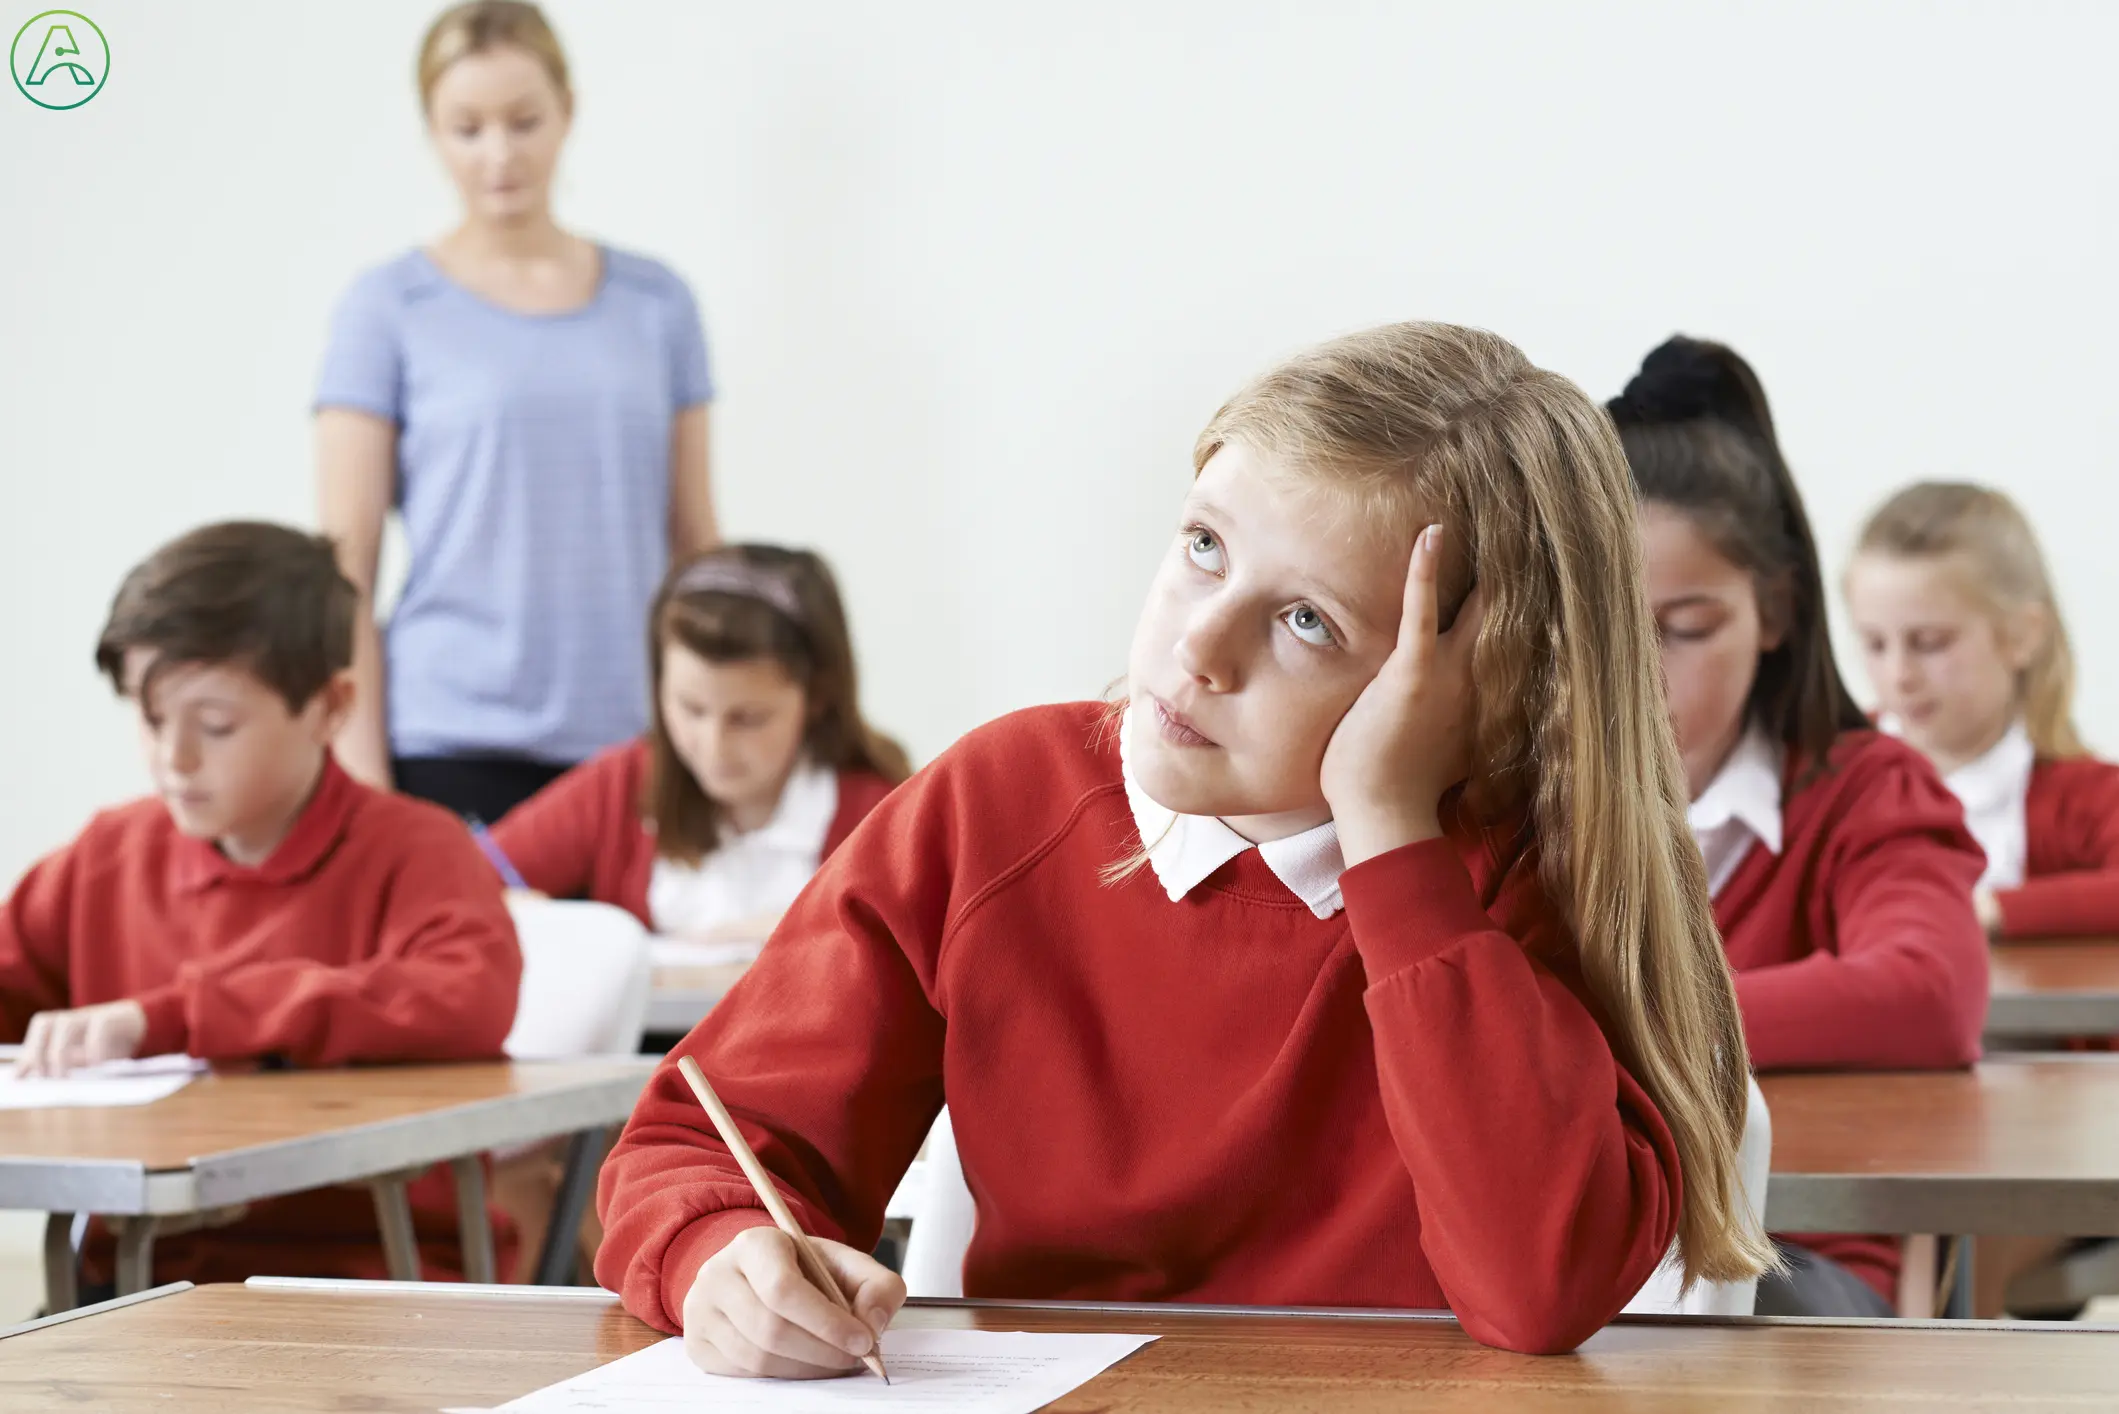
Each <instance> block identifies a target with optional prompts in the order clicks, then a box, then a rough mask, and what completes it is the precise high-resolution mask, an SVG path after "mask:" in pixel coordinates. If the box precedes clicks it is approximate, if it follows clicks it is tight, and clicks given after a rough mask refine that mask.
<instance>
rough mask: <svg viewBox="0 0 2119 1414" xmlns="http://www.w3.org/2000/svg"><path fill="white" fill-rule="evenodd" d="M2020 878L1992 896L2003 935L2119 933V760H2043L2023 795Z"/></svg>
mask: <svg viewBox="0 0 2119 1414" xmlns="http://www.w3.org/2000/svg"><path fill="white" fill-rule="evenodd" d="M2023 825H2024V835H2025V841H2024V842H2025V844H2026V845H2027V846H2028V850H2027V852H2026V855H2025V858H2024V870H2023V873H2024V880H2023V883H2022V884H2021V885H2020V886H2019V887H2017V888H2013V889H2002V890H2000V891H1998V892H1997V893H1996V894H1995V896H1994V901H1995V902H1996V903H1998V904H1999V905H2000V906H2001V936H2003V937H2004V938H2070V937H2074V938H2079V937H2085V936H2095V935H2100V934H2101V935H2104V936H2112V935H2119V766H2114V765H2112V764H2111V763H2110V762H2107V761H2098V760H2096V759H2094V758H2092V757H2088V756H2076V757H2070V758H2068V759H2065V760H2050V759H2049V760H2044V761H2040V762H2039V763H2038V764H2037V765H2036V766H2034V767H2033V768H2032V769H2031V787H2030V790H2029V792H2028V793H2027V794H2026V795H2025V797H2024V802H2023Z"/></svg>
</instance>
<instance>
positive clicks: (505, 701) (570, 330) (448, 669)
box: [316, 0, 719, 820]
mask: <svg viewBox="0 0 2119 1414" xmlns="http://www.w3.org/2000/svg"><path fill="white" fill-rule="evenodd" d="M419 89H420V95H421V97H422V99H423V101H424V103H425V105H426V115H427V124H428V129H429V132H430V135H431V136H432V138H433V141H434V146H435V149H436V150H437V151H438V152H439V153H440V154H441V158H442V161H443V163H444V165H446V166H447V168H448V170H449V175H450V177H451V178H452V179H453V180H454V181H455V183H456V187H457V190H458V192H459V193H460V194H461V195H462V198H463V205H464V219H463V223H462V224H461V225H460V226H458V227H457V228H456V229H455V230H454V231H451V232H450V233H449V234H448V235H446V236H443V237H442V238H441V239H440V240H438V241H436V242H435V243H434V244H433V245H431V246H428V247H426V248H424V249H416V250H412V251H408V252H406V253H405V254H403V255H401V256H399V257H397V258H396V259H394V260H392V261H390V262H388V263H387V264H384V265H381V266H379V267H377V268H375V269H373V270H369V271H367V272H366V273H365V274H363V275H361V276H360V278H359V279H357V280H355V281H354V283H353V287H352V288H351V289H350V290H348V291H347V293H346V295H345V297H344V299H343V301H342V302H341V304H340V305H339V309H338V313H337V317H336V319H335V320H334V322H333V326H332V331H331V338H330V346H329V351H328V352H327V354H326V355H325V359H324V368H323V375H322V378H321V381H320V386H319V388H318V390H317V396H316V446H317V480H318V501H319V507H320V520H321V522H322V527H323V529H324V531H325V533H327V534H329V535H331V536H332V537H334V538H335V539H336V541H337V542H338V547H339V555H340V559H341V562H342V564H343V566H344V568H345V571H346V574H347V576H348V577H349V578H351V579H352V580H353V582H354V584H355V585H356V586H358V587H359V589H360V590H361V593H362V595H363V596H364V599H365V600H366V602H367V603H368V604H369V605H370V606H371V607H370V609H369V611H367V612H364V613H362V615H361V616H360V624H361V629H360V637H359V640H358V643H357V646H356V652H355V661H354V673H355V676H356V678H357V679H358V682H359V696H358V705H357V706H356V707H355V709H354V713H353V717H352V720H351V721H350V723H349V724H348V725H347V727H346V730H345V732H344V734H343V735H342V736H341V737H340V738H339V741H338V752H339V757H340V759H341V760H342V761H343V762H344V763H345V765H346V767H347V769H348V770H350V771H351V772H352V773H353V774H354V775H356V776H358V777H360V778H361V779H363V780H366V781H368V782H370V783H372V784H375V785H380V786H385V787H387V786H390V785H393V784H394V785H395V786H396V787H397V788H399V789H401V790H404V791H406V792H407V793H409V794H412V795H418V796H423V797H426V798H427V799H430V800H435V801H438V802H440V803H441V804H443V805H446V806H448V807H450V808H451V809H454V810H456V811H458V812H459V813H461V814H465V815H474V816H478V817H480V818H483V819H486V820H497V819H499V818H500V817H501V816H502V815H504V814H505V813H507V810H508V808H509V807H510V806H511V805H514V804H515V803H516V802H518V801H520V800H522V799H525V798H527V797H528V796H530V795H531V794H533V793H535V792H536V790H537V789H538V788H539V787H541V786H543V785H544V784H545V783H547V782H548V781H550V780H551V779H553V778H554V777H556V776H557V775H558V774H559V773H560V772H561V771H563V770H565V769H566V768H567V767H569V766H572V765H574V764H576V763H578V762H580V761H583V760H585V759H587V758H588V757H589V756H591V755H593V754H594V753H595V752H596V751H598V750H599V749H601V748H603V747H605V746H609V745H611V744H613V743H616V742H619V741H623V740H626V739H627V738H630V737H633V736H635V735H637V734H639V732H640V731H641V730H642V729H643V728H644V727H645V726H646V723H647V710H648V684H647V659H646V653H645V650H644V648H643V644H642V635H643V633H644V632H645V629H644V627H643V626H644V625H645V624H646V622H647V611H648V605H649V603H650V601H651V600H652V599H653V597H654V593H655V587H656V585H657V584H658V583H659V582H660V581H661V579H662V575H663V571H664V568H665V566H666V564H667V563H668V559H669V557H670V556H671V555H672V554H675V555H677V556H680V557H683V556H689V555H691V554H692V553H694V552H696V551H699V550H703V549H707V548H709V547H711V546H712V545H714V544H715V543H716V542H717V540H718V539H719V536H718V532H717V530H716V527H715V523H714V513H713V502H712V498H711V496H710V494H709V487H708V481H707V401H708V399H709V397H710V396H711V394H712V388H711V385H710V383H709V381H708V377H707V366H706V344H705V339H704V337H703V335H702V334H701V332H700V328H699V313H698V309H697V307H696V306H695V305H694V303H693V301H692V296H691V292H690V291H689V290H688V289H686V288H685V285H684V282H683V281H682V280H680V279H679V278H678V277H677V276H676V275H675V274H673V273H671V271H670V270H669V269H667V268H666V267H664V266H663V265H661V264H660V263H658V262H656V261H654V260H650V259H648V258H647V257H645V256H639V255H630V254H627V253H626V252H624V251H619V250H613V249H611V248H610V247H608V246H601V245H597V244H594V243H592V242H590V241H587V240H584V239H582V238H581V237H580V236H577V235H574V234H572V233H570V232H568V231H565V230H562V229H561V228H560V227H559V225H558V224H557V223H556V222H555V221H554V220H553V219H552V209H551V186H552V175H553V171H554V169H555V168H556V167H557V166H558V163H559V154H560V149H561V148H562V147H563V146H564V145H565V142H566V137H567V130H568V126H569V123H570V121H571V118H572V114H573V93H572V91H571V89H570V88H569V87H568V83H567V64H566V57H565V55H564V53H563V52H562V51H561V50H560V47H559V41H558V39H557V37H555V36H554V35H553V33H552V30H551V27H550V26H549V25H548V24H547V23H546V22H545V19H544V16H543V15H542V14H541V13H540V12H539V11H538V9H537V7H536V6H534V5H527V4H515V3H503V0H480V3H475V4H467V5H459V6H457V7H456V8H455V9H452V10H450V11H448V12H447V13H445V14H443V15H442V16H441V18H440V19H438V20H436V21H435V22H434V25H433V28H432V29H430V30H429V31H428V33H427V38H426V42H425V44H424V45H423V46H422V47H421V51H420V57H419ZM393 506H395V507H396V508H397V509H398V510H399V512H400V513H401V514H402V516H403V518H404V528H405V539H406V542H407V544H408V547H409V550H410V557H409V558H410V565H409V570H408V574H407V577H406V581H405V586H404V592H403V594H402V596H401V597H400V599H399V601H398V604H397V607H396V610H395V612H393V613H392V615H391V616H390V623H389V627H388V630H387V634H384V633H382V632H379V631H378V629H377V627H376V624H375V616H374V613H373V611H372V604H373V595H374V589H375V578H376V562H377V558H378V553H379V549H380V546H381V541H382V533H383V524H384V521H385V520H386V519H387V517H388V515H389V512H390V509H391V508H392V507H393Z"/></svg>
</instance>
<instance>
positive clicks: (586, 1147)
mask: <svg viewBox="0 0 2119 1414" xmlns="http://www.w3.org/2000/svg"><path fill="white" fill-rule="evenodd" d="M609 1134H610V1131H609V1130H607V1129H584V1130H582V1131H581V1132H580V1133H579V1134H575V1135H572V1136H570V1137H569V1138H568V1139H567V1166H566V1173H565V1176H564V1177H562V1178H561V1179H560V1181H559V1196H558V1198H557V1199H555V1200H554V1202H553V1204H552V1222H551V1225H550V1226H549V1227H548V1228H547V1229H546V1230H545V1235H544V1250H543V1251H542V1252H540V1253H538V1256H537V1276H536V1281H537V1284H538V1285H539V1286H571V1285H573V1283H574V1267H575V1265H576V1261H577V1257H578V1254H579V1249H580V1244H581V1217H582V1214H584V1213H586V1212H587V1211H588V1210H589V1195H590V1194H592V1193H594V1192H595V1191H596V1170H597V1169H599V1168H600V1167H602V1165H603V1146H604V1143H605V1141H606V1140H607V1139H608V1137H609Z"/></svg>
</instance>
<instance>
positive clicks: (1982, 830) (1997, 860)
mask: <svg viewBox="0 0 2119 1414" xmlns="http://www.w3.org/2000/svg"><path fill="white" fill-rule="evenodd" d="M2037 762H2038V753H2037V751H2036V750H2035V749H2034V748H2033V747H2032V746H2031V734H2030V733H2029V732H2028V731H2025V730H2024V726H2023V723H2022V722H2020V721H2019V722H2016V723H2014V724H2013V725H2011V726H2010V728H2009V729H2008V730H2007V731H2006V732H2004V733H2002V737H2001V740H2000V741H1997V742H1995V743H1994V744H1993V745H1992V746H1990V747H1988V748H1987V750H1986V754H1985V755H1983V756H1981V757H1980V758H1979V759H1978V760H1976V761H1967V762H1966V763H1965V764H1964V765H1962V766H1959V767H1958V768H1957V769H1956V770H1954V771H1952V772H1950V774H1949V775H1947V776H1944V777H1943V778H1942V783H1943V784H1944V785H1946V786H1948V787H1949V788H1950V792H1951V794H1953V795H1955V796H1956V797H1957V798H1958V800H1959V801H1961V802H1962V803H1963V804H1964V822H1965V824H1966V825H1967V826H1968V827H1969V828H1970V829H1971V831H1972V838H1973V839H1975V840H1978V841H1979V847H1980V848H1981V849H1983V850H1985V851H1986V852H1987V872H1986V873H1984V874H1982V875H1980V876H1979V887H1980V888H1983V889H2013V888H2018V887H2020V886H2021V885H2022V883H2023V871H2024V859H2025V856H2026V855H2028V854H2029V852H2030V835H2029V831H2028V829H2027V828H2026V826H2025V825H2024V820H2023V803H2024V800H2025V798H2026V797H2028V796H2029V795H2030V793H2031V768H2032V767H2033V766H2035V765H2036V764H2037Z"/></svg>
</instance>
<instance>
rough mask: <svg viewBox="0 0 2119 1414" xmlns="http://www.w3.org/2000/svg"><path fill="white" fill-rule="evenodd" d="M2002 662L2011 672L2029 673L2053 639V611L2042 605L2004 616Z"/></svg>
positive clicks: (2021, 607)
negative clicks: (2032, 665)
mask: <svg viewBox="0 0 2119 1414" xmlns="http://www.w3.org/2000/svg"><path fill="white" fill-rule="evenodd" d="M2000 627H2001V654H2002V660H2003V661H2004V662H2006V663H2007V664H2008V665H2009V669H2010V671H2012V672H2018V673H2022V672H2028V671H2030V667H2031V664H2033V663H2035V662H2037V661H2038V658H2039V655H2041V654H2043V653H2044V652H2045V648H2046V644H2047V642H2048V641H2049V640H2050V639H2051V638H2052V636H2053V615H2052V611H2051V610H2049V609H2047V608H2046V606H2045V605H2043V604H2019V605H2017V606H2016V607H2015V608H2013V609H2010V610H2008V611H2007V612H2006V613H2004V614H2003V615H2002V616H2001V625H2000Z"/></svg>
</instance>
